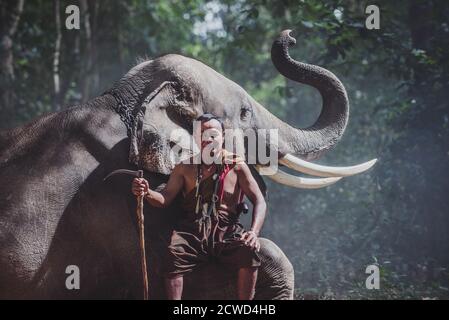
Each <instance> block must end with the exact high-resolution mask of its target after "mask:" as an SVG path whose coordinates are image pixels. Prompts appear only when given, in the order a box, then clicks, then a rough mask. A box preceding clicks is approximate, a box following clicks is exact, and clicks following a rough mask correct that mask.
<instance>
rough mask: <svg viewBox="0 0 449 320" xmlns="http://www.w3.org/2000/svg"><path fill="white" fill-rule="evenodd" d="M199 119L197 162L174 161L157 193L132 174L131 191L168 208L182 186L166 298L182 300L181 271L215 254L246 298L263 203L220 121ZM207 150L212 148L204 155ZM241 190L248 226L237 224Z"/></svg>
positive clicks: (250, 293)
mask: <svg viewBox="0 0 449 320" xmlns="http://www.w3.org/2000/svg"><path fill="white" fill-rule="evenodd" d="M197 120H198V121H201V136H202V138H201V142H200V145H201V159H202V161H201V164H198V165H195V164H184V163H180V164H178V165H176V167H175V168H174V169H173V171H172V173H171V175H170V178H169V180H168V182H167V184H166V186H165V188H164V189H163V190H162V191H161V192H156V191H154V190H151V189H150V187H149V184H148V181H147V180H145V179H143V178H135V179H134V181H133V184H132V191H133V193H134V194H135V195H136V196H141V195H143V196H144V197H145V199H146V200H147V201H148V202H149V203H150V204H151V205H153V206H156V207H166V206H168V205H170V203H171V202H172V201H173V199H175V198H176V196H177V194H178V193H179V192H180V191H181V190H182V193H183V196H184V197H183V203H182V209H183V212H182V214H181V218H180V220H179V221H177V223H176V225H175V228H174V229H175V230H174V231H173V233H172V236H171V241H170V245H169V246H168V253H167V255H166V257H167V258H166V261H165V263H164V266H165V285H166V290H167V297H168V298H169V299H175V300H179V299H181V297H182V290H183V275H184V274H186V273H188V272H191V271H192V270H194V268H195V267H196V266H198V265H199V264H200V263H203V262H206V261H208V260H209V259H211V258H214V259H216V260H217V261H219V262H220V263H224V264H228V265H230V266H232V267H234V268H235V269H236V270H238V278H237V290H238V298H239V299H241V300H250V299H252V298H253V297H254V291H255V285H256V279H257V268H258V266H259V265H260V259H259V257H258V254H257V252H258V251H259V249H260V243H259V239H258V235H259V231H260V229H261V228H262V225H263V222H264V219H265V214H266V203H265V200H264V197H263V195H262V193H261V191H260V189H259V187H258V185H257V182H256V181H255V179H254V178H253V176H252V174H251V172H250V169H249V167H248V165H247V164H246V163H245V162H244V161H243V160H242V159H241V158H239V157H237V156H235V155H233V154H231V153H230V152H228V151H227V150H225V149H224V148H223V142H224V137H223V136H224V126H223V123H222V121H221V120H220V119H219V118H217V117H215V116H213V115H211V114H203V115H202V116H200V117H199V118H198V119H197ZM211 143H212V144H213V145H209V144H211ZM205 150H207V151H210V152H208V154H207V155H206V152H203V151H205ZM205 156H209V157H212V159H213V162H212V163H211V161H204V160H205ZM243 194H244V195H246V196H247V197H248V198H249V200H250V201H251V202H252V204H253V206H254V208H253V216H252V224H251V229H250V230H249V231H245V230H244V229H243V226H242V225H241V224H240V223H239V216H240V207H241V204H242V203H241V201H242V195H243Z"/></svg>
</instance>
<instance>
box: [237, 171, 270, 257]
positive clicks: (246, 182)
mask: <svg viewBox="0 0 449 320" xmlns="http://www.w3.org/2000/svg"><path fill="white" fill-rule="evenodd" d="M235 171H236V173H237V177H238V183H239V186H240V188H241V189H242V190H243V192H244V193H245V195H246V196H247V197H248V199H249V200H250V201H251V202H252V204H253V206H254V209H253V221H252V223H251V229H250V231H248V232H247V233H246V234H245V236H244V240H245V243H246V244H248V245H249V246H251V247H254V248H256V249H257V250H259V248H260V244H259V241H258V239H257V237H258V236H259V233H260V229H262V226H263V222H264V220H265V215H266V211H267V204H266V202H265V199H264V197H263V195H262V192H261V191H260V189H259V185H258V184H257V182H256V180H255V179H254V177H253V175H252V174H251V170H250V169H249V167H248V165H247V164H246V163H244V162H242V163H239V164H237V165H236V166H235Z"/></svg>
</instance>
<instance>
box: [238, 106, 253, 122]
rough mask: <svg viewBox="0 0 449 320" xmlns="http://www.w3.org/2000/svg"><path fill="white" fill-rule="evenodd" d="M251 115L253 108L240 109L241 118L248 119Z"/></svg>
mask: <svg viewBox="0 0 449 320" xmlns="http://www.w3.org/2000/svg"><path fill="white" fill-rule="evenodd" d="M250 116H251V109H250V108H249V107H242V109H241V110H240V119H241V120H247V119H248V118H249V117H250Z"/></svg>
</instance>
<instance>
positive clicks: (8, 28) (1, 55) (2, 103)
mask: <svg viewBox="0 0 449 320" xmlns="http://www.w3.org/2000/svg"><path fill="white" fill-rule="evenodd" d="M24 2H25V0H17V1H4V2H2V3H1V4H0V87H1V88H2V90H1V93H0V110H2V111H3V112H5V113H6V114H7V113H8V110H10V109H11V108H13V107H14V88H13V81H14V64H13V62H14V59H13V50H12V49H13V37H14V34H15V33H16V30H17V25H18V23H19V20H20V16H21V14H22V11H23V5H24ZM2 118H3V120H5V119H4V117H2Z"/></svg>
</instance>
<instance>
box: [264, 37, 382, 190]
mask: <svg viewBox="0 0 449 320" xmlns="http://www.w3.org/2000/svg"><path fill="white" fill-rule="evenodd" d="M290 32H291V31H290V30H285V31H282V32H281V34H280V35H279V37H278V38H277V39H276V40H275V41H274V43H273V46H272V48H271V59H272V61H273V64H274V65H275V67H276V68H277V69H278V71H279V72H280V73H281V74H282V75H284V76H285V77H287V78H289V79H290V80H293V81H296V82H300V83H304V84H308V85H311V86H312V87H314V88H316V89H318V91H319V92H320V94H321V96H322V99H323V108H322V110H321V113H320V116H319V117H318V120H317V121H316V122H315V123H314V124H313V125H312V126H310V127H309V128H306V129H297V128H294V127H292V126H290V125H288V124H287V123H285V122H282V121H281V120H279V119H278V118H276V117H274V116H273V115H272V114H271V113H269V112H268V111H266V109H264V108H260V109H261V110H259V112H260V113H261V116H260V118H259V123H261V124H262V123H263V124H262V127H269V128H270V127H273V126H275V127H277V128H278V129H279V132H278V133H279V141H278V151H279V153H280V157H281V158H280V159H279V163H281V164H282V165H285V166H287V167H289V168H292V169H294V170H296V171H299V172H302V173H306V174H310V175H315V176H319V177H324V178H321V179H308V178H300V177H296V176H293V175H290V174H287V173H285V172H282V171H280V170H278V171H277V173H276V174H274V175H273V176H271V178H272V179H273V180H275V181H276V182H279V183H282V184H286V185H289V186H293V187H298V188H321V187H324V186H327V185H330V184H333V183H335V182H337V181H338V180H339V179H340V178H341V177H345V176H351V175H354V174H357V173H361V172H363V171H365V170H368V169H369V168H371V167H372V166H373V165H374V163H375V162H376V159H373V160H371V161H368V162H365V163H362V164H359V165H355V166H350V167H328V166H322V165H317V164H313V163H309V162H307V161H305V160H304V159H307V160H309V159H314V158H317V157H318V156H319V155H320V154H322V153H323V152H324V151H326V150H328V149H330V148H331V147H332V146H333V145H334V144H336V143H337V142H338V140H339V139H340V138H341V136H342V135H343V132H344V130H345V128H346V124H347V122H348V117H349V101H348V96H347V93H346V90H345V87H344V86H343V84H342V83H341V81H340V80H339V79H338V78H337V77H336V76H335V75H334V74H333V73H332V72H330V71H328V70H326V69H323V68H321V67H318V66H315V65H310V64H306V63H302V62H298V61H295V60H293V59H292V58H291V57H290V55H289V53H288V48H289V46H291V45H294V44H295V43H296V40H295V39H294V38H293V37H291V36H290ZM297 156H299V157H300V158H302V159H300V158H298V157H297Z"/></svg>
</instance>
